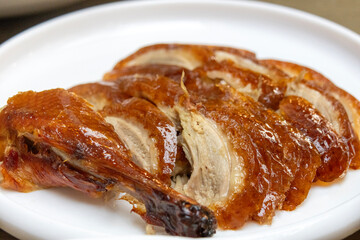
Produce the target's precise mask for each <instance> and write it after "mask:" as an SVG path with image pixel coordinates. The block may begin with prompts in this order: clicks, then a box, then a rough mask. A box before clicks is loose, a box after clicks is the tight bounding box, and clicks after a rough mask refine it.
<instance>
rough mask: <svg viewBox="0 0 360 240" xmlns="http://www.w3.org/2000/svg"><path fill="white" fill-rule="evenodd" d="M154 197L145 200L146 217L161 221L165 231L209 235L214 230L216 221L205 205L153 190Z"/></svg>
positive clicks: (174, 233) (180, 234) (194, 235)
mask: <svg viewBox="0 0 360 240" xmlns="http://www.w3.org/2000/svg"><path fill="white" fill-rule="evenodd" d="M154 195H155V196H156V197H155V198H148V199H147V201H145V206H146V215H147V218H148V219H149V220H150V221H151V222H152V221H153V222H156V223H160V222H161V223H162V224H163V226H164V227H165V230H166V232H167V233H169V234H171V235H179V236H186V237H210V236H212V235H213V234H215V232H216V228H217V221H216V218H215V216H214V214H213V212H212V211H211V210H210V209H208V208H207V207H204V206H201V205H199V204H194V203H190V202H189V201H186V200H177V199H174V198H172V197H171V196H169V195H165V194H164V193H161V192H158V191H154Z"/></svg>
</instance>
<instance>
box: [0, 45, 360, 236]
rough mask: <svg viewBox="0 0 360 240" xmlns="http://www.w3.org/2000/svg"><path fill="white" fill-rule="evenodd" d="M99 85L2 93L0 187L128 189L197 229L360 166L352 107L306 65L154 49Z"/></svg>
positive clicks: (169, 222)
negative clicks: (4, 100)
mask: <svg viewBox="0 0 360 240" xmlns="http://www.w3.org/2000/svg"><path fill="white" fill-rule="evenodd" d="M103 80H104V81H101V82H98V83H89V84H82V85H78V86H75V87H73V88H71V89H69V90H70V92H72V93H70V92H68V91H65V90H62V89H55V90H49V91H44V92H40V93H35V92H25V93H21V94H18V95H16V96H14V97H13V98H10V99H9V101H8V105H7V106H5V108H3V109H2V111H1V113H0V124H1V125H0V126H1V127H0V143H1V144H0V151H1V153H2V154H3V155H1V159H0V164H1V165H0V170H1V174H2V176H3V180H2V182H1V186H2V187H5V188H9V189H14V190H17V191H23V192H28V191H33V190H37V189H42V188H47V187H71V188H74V189H77V190H79V191H82V192H85V193H87V194H89V195H92V196H95V197H101V196H104V195H105V194H108V193H115V194H116V193H118V192H126V193H127V195H125V196H126V197H125V199H126V200H128V201H129V202H130V203H133V204H136V205H137V206H138V207H134V208H133V211H134V212H136V213H138V214H139V215H141V216H142V217H143V219H144V220H145V221H146V222H148V223H150V224H154V225H158V226H164V227H165V229H166V231H167V232H168V233H170V234H173V235H182V236H190V237H201V236H211V235H212V234H213V233H214V232H215V228H216V227H217V224H218V226H219V228H221V229H239V228H241V227H242V226H243V225H244V224H245V223H246V222H248V221H256V222H258V223H260V224H270V223H271V221H272V219H273V217H274V215H275V213H276V211H277V210H294V209H295V208H296V207H297V206H299V205H300V204H301V203H302V202H303V201H305V199H306V197H307V194H308V192H309V190H310V188H311V185H312V183H313V182H315V181H326V182H332V181H334V180H336V179H338V178H341V177H344V176H345V174H346V172H347V171H348V168H349V167H351V168H354V169H356V168H359V167H360V164H359V162H360V160H359V159H360V157H359V153H360V142H359V139H358V136H359V132H360V131H359V129H360V127H359V126H360V124H359V119H360V118H359V116H360V114H359V113H360V110H359V109H360V107H359V106H360V103H359V102H358V101H357V100H356V99H355V98H354V97H352V96H351V95H350V94H349V93H347V92H345V91H344V90H342V89H340V88H338V87H336V86H335V85H334V84H333V83H331V81H330V80H328V79H327V78H325V77H324V76H323V75H321V74H320V73H317V72H316V71H314V70H312V69H310V68H306V67H303V66H300V65H296V64H293V63H287V62H281V61H276V60H258V59H257V58H256V55H255V54H254V53H252V52H249V51H246V50H242V49H234V48H229V47H217V46H204V45H185V44H157V45H152V46H148V47H144V48H142V49H140V50H138V51H137V52H135V53H134V54H132V55H130V56H128V57H127V58H125V59H123V60H121V61H119V62H118V63H117V64H116V65H115V67H114V69H113V70H111V71H110V72H108V73H106V74H105V75H104V79H103Z"/></svg>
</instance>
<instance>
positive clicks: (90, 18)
mask: <svg viewBox="0 0 360 240" xmlns="http://www.w3.org/2000/svg"><path fill="white" fill-rule="evenodd" d="M158 42H184V43H203V44H217V45H229V46H235V47H242V48H246V49H250V50H253V51H255V52H256V53H258V56H259V57H260V58H278V59H283V60H289V61H294V62H297V63H301V64H304V65H308V66H312V67H313V68H315V69H317V70H319V71H320V72H322V73H324V74H325V75H327V76H328V77H330V78H331V79H332V80H333V81H334V82H335V83H336V84H338V85H340V86H341V87H343V88H344V89H346V90H348V91H349V92H351V93H352V94H354V95H355V96H357V97H358V98H360V92H359V91H358V90H359V89H360V79H359V76H360V67H359V66H360V39H359V36H358V35H356V34H354V33H352V32H350V31H348V30H346V29H344V28H342V27H340V26H338V25H336V24H334V23H331V22H329V21H326V20H324V19H321V18H318V17H315V16H312V15H309V14H306V13H302V12H299V11H295V10H292V9H288V8H284V7H279V6H275V5H269V4H265V3H261V2H242V1H241V2H224V1H222V2H207V3H205V2H203V1H200V2H194V1H192V2H184V1H181V2H180V1H171V2H170V1H169V2H164V1H161V2H148V1H147V2H129V3H114V4H108V5H104V6H100V7H95V8H91V9H87V10H83V11H79V12H76V13H72V14H69V15H66V16H64V17H60V18H56V19H54V20H51V21H49V22H47V23H44V24H41V25H39V26H37V27H34V28H32V29H30V30H28V31H26V32H24V33H22V34H20V35H18V36H16V37H15V38H13V39H11V40H10V41H8V42H6V43H4V44H3V45H2V46H1V47H0V104H1V105H3V104H5V102H6V99H7V98H8V97H10V96H11V95H13V94H15V93H17V92H18V91H20V90H21V91H23V90H28V89H33V90H42V89H48V88H55V87H65V88H67V87H70V86H73V85H75V84H78V83H83V82H89V81H94V80H98V79H100V78H101V77H102V75H103V74H104V73H105V72H106V71H108V70H110V69H111V68H112V66H113V65H114V64H115V63H116V62H117V61H118V60H119V59H121V58H123V57H125V56H126V55H128V54H130V53H131V52H133V51H135V50H136V49H138V48H139V47H141V46H144V45H147V44H152V43H158ZM359 182H360V171H358V172H356V171H350V172H349V173H348V174H347V176H346V178H345V179H344V180H343V181H340V182H338V183H336V184H333V185H331V186H328V187H319V186H314V187H313V188H312V189H311V191H310V194H309V197H308V198H307V199H306V201H305V202H304V203H303V204H302V205H301V206H300V207H299V208H298V209H296V210H295V211H293V212H280V211H279V212H277V214H276V217H275V218H274V221H273V224H272V226H259V225H257V224H254V223H250V224H247V225H246V226H245V227H244V228H243V229H241V230H239V231H218V233H217V234H216V236H215V237H216V238H225V239H231V238H238V239H313V238H316V239H319V238H326V239H339V238H341V237H344V236H346V235H349V234H351V233H352V232H354V231H355V230H356V229H359V228H360V188H359V187H358V183H359ZM129 209H130V208H129V206H128V204H127V203H125V202H119V203H118V204H117V205H116V206H107V205H104V204H103V203H102V202H101V201H100V200H96V199H89V198H87V197H86V196H85V195H83V194H80V193H77V192H75V191H73V190H69V189H49V190H42V191H37V192H33V193H27V194H23V193H17V192H13V191H6V190H0V214H1V217H0V219H1V222H0V223H1V228H3V229H5V230H6V231H9V232H10V233H11V234H13V235H15V236H17V237H20V238H24V239H68V238H87V239H88V238H91V237H101V238H104V237H108V238H116V237H118V238H119V239H120V238H121V239H124V238H123V237H124V236H127V237H126V238H127V239H129V238H130V237H132V238H139V237H143V238H145V239H150V238H151V239H159V236H155V237H149V236H145V233H144V226H145V225H144V223H143V221H142V220H141V219H140V218H139V217H138V216H137V215H136V214H130V213H129ZM163 237H164V238H170V237H169V236H163ZM172 239H174V238H172ZM179 239H184V238H179Z"/></svg>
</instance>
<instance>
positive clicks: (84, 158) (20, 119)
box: [0, 89, 216, 237]
mask: <svg viewBox="0 0 360 240" xmlns="http://www.w3.org/2000/svg"><path fill="white" fill-rule="evenodd" d="M0 123H1V128H0V134H1V136H2V139H6V142H2V144H5V145H7V146H13V145H14V143H16V142H17V141H18V140H17V137H18V136H22V135H24V134H25V135H28V136H29V138H32V141H33V142H34V144H38V143H40V144H44V146H46V148H47V149H46V151H44V153H46V154H45V156H43V155H39V156H37V154H38V153H42V152H43V151H38V150H35V149H34V150H31V151H30V152H29V151H28V149H27V148H25V149H24V148H21V147H19V148H16V151H21V152H19V153H20V154H19V153H18V154H14V153H12V150H10V151H8V154H7V155H6V154H5V156H4V155H3V156H1V160H2V162H4V161H5V162H6V163H5V164H2V165H1V171H2V172H5V173H12V174H15V175H16V173H17V172H20V173H21V172H25V171H28V169H23V171H22V170H20V171H14V168H23V167H24V166H25V165H26V166H29V169H30V170H29V171H30V172H34V173H35V174H34V179H33V177H32V176H31V174H25V176H26V177H29V178H28V179H25V180H26V181H28V182H31V183H32V184H34V185H37V186H39V187H42V186H47V187H50V185H52V184H54V185H52V186H59V185H60V186H63V183H62V182H61V180H60V181H59V180H58V176H59V175H60V177H61V174H59V173H58V172H61V170H62V169H61V168H60V167H59V166H62V164H63V163H66V164H69V166H71V167H72V168H73V169H75V171H76V172H77V174H80V175H82V176H83V179H82V180H85V184H81V182H80V184H77V185H76V187H75V189H78V188H80V189H81V190H83V191H87V190H88V189H89V185H90V186H94V181H92V179H96V178H100V179H102V181H105V183H106V182H110V183H114V184H116V189H120V190H121V191H125V192H127V193H129V194H130V195H132V196H133V197H135V198H137V199H138V200H140V201H141V202H143V203H144V205H145V207H146V209H147V211H146V213H145V214H144V215H143V216H142V217H143V218H144V219H145V220H146V221H147V222H148V223H151V224H155V225H159V226H163V227H165V230H166V231H167V232H169V233H171V234H175V235H182V236H189V237H199V236H211V235H212V234H214V233H215V229H216V219H215V218H214V216H213V214H212V212H211V211H210V210H209V209H207V208H205V207H202V206H200V205H198V204H197V203H196V202H195V201H194V200H192V199H190V198H188V197H186V196H183V195H181V194H179V193H177V192H176V191H174V190H173V189H171V188H169V187H168V186H167V185H166V184H164V183H162V182H161V181H159V180H158V179H157V178H154V176H152V175H151V174H150V173H148V172H146V171H145V170H142V169H141V168H139V167H137V166H136V165H135V164H134V163H132V161H131V160H130V159H131V155H130V153H129V151H128V150H127V148H126V147H125V146H124V144H123V143H122V141H121V140H120V139H119V138H118V135H117V134H116V133H115V131H114V128H113V127H112V126H111V125H110V124H108V123H106V122H105V121H104V119H103V118H102V116H101V115H100V114H98V113H96V112H95V111H93V110H92V109H91V108H90V106H89V105H88V103H87V102H86V101H85V100H83V99H81V98H79V97H77V96H76V95H75V94H72V93H69V92H67V91H65V90H62V89H54V90H48V91H44V92H40V93H35V92H31V91H29V92H24V93H20V94H18V95H16V96H14V97H12V98H10V99H9V100H8V105H7V106H6V107H5V108H4V109H3V110H2V112H1V114H0ZM19 146H22V144H20V145H19ZM27 146H31V144H30V145H29V144H28V145H27ZM31 149H32V148H31ZM24 150H25V151H24ZM51 151H54V154H57V155H58V156H59V157H61V162H62V164H59V161H58V160H56V161H49V160H51V158H48V157H47V156H46V155H47V152H51ZM22 154H25V155H28V156H29V157H30V158H22V161H24V160H29V161H31V162H28V163H27V164H25V165H22V164H18V163H16V162H17V160H16V158H17V157H16V156H21V155H22ZM33 155H35V157H37V158H38V159H39V161H42V164H44V165H49V166H48V167H45V168H44V167H42V166H41V169H37V167H39V164H37V162H38V161H35V162H33V161H32V159H31V157H32V156H33ZM9 156H11V159H10V158H9ZM40 159H41V160H40ZM10 162H12V163H10ZM33 163H34V164H33ZM46 168H47V169H49V170H48V171H43V169H45V170H46ZM40 171H41V172H42V173H43V174H45V175H44V176H42V177H41V178H37V176H38V173H39V172H40ZM82 173H85V174H84V175H83V174H82ZM5 175H6V174H5ZM9 176H10V175H9ZM87 176H94V177H93V178H91V177H87ZM10 177H11V178H10V179H11V180H13V179H15V178H14V177H13V176H10ZM19 177H22V176H19ZM49 179H50V180H49ZM78 179H79V178H76V180H78ZM7 180H8V178H5V179H4V181H3V182H2V186H4V187H7V188H11V189H15V190H18V191H19V190H20V191H21V190H22V189H21V188H19V186H18V185H17V184H16V182H15V181H13V182H11V181H7ZM73 180H74V178H67V179H66V180H65V181H66V182H67V181H68V182H71V183H67V184H66V185H68V186H71V187H72V184H74V182H73ZM38 181H40V183H39V182H38ZM41 181H43V182H41ZM87 181H89V182H90V184H87ZM92 189H93V188H91V187H90V190H92ZM24 190H25V191H28V190H31V189H28V188H25V189H24ZM99 190H101V189H99ZM150 208H151V209H150ZM169 214H171V216H172V217H171V218H169Z"/></svg>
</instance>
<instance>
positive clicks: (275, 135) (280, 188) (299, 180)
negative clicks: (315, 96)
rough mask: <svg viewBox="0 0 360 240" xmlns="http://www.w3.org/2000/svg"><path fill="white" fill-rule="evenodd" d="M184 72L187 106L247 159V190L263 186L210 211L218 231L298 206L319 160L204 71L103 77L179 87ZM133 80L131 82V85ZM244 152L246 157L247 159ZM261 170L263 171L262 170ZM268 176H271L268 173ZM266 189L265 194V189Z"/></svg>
mask: <svg viewBox="0 0 360 240" xmlns="http://www.w3.org/2000/svg"><path fill="white" fill-rule="evenodd" d="M183 72H184V77H183V81H184V84H185V86H186V89H187V90H188V92H189V95H190V96H191V101H192V103H193V104H194V105H196V106H197V108H198V110H199V112H201V113H202V114H203V115H204V116H207V117H209V118H211V119H212V120H214V121H215V122H217V123H218V126H219V127H220V128H222V129H224V132H226V133H227V137H228V138H230V139H231V142H232V143H233V145H234V148H235V151H236V149H237V151H238V154H239V155H241V156H242V157H244V158H245V159H246V161H245V167H244V168H245V170H244V172H247V173H246V175H247V176H249V177H248V178H246V180H244V182H247V183H248V184H249V186H250V185H251V186H262V190H259V189H260V188H259V189H258V190H257V191H253V190H252V189H251V188H250V187H248V188H246V187H244V190H243V191H242V192H241V193H238V194H236V195H235V196H229V198H228V199H227V202H226V203H225V204H224V203H222V204H223V205H222V206H219V204H217V205H216V204H215V205H213V206H212V207H211V208H212V209H213V210H214V211H215V213H216V215H217V219H218V220H219V226H220V227H222V228H225V229H236V228H239V227H240V226H241V225H243V224H244V223H245V221H246V220H247V219H251V218H253V219H255V220H256V221H258V222H260V223H270V222H271V219H272V217H273V215H274V211H275V210H276V209H279V208H282V209H287V210H292V209H294V208H295V207H296V206H297V205H299V204H300V203H301V202H302V201H303V200H304V199H305V198H306V196H307V192H308V191H309V189H310V186H311V183H312V181H313V179H314V176H315V174H316V169H317V168H318V167H319V165H320V159H319V155H318V153H317V152H316V150H315V148H314V147H313V146H312V145H311V144H309V143H308V142H307V141H306V140H305V138H304V137H303V136H302V135H301V134H300V133H299V132H298V131H297V129H295V128H293V127H291V126H290V125H289V124H287V123H286V122H285V121H284V120H283V119H282V118H281V117H280V116H279V115H277V114H276V113H275V112H273V111H271V110H267V109H266V108H265V107H264V106H263V105H262V104H259V103H257V102H256V101H254V100H253V99H252V98H250V97H247V96H245V95H243V94H241V93H238V92H236V91H233V89H232V88H230V87H227V86H226V85H221V87H219V85H217V84H216V82H214V81H213V80H210V79H208V78H207V76H206V75H205V74H204V72H203V71H188V70H186V69H184V68H181V67H177V66H169V65H156V64H150V65H140V66H131V67H123V68H121V69H117V70H114V71H112V72H111V73H110V74H107V75H106V80H107V81H110V80H115V81H116V82H121V81H127V82H129V79H122V78H121V77H125V76H132V75H133V74H135V73H136V74H138V75H140V76H141V75H144V76H147V77H149V76H152V77H153V78H156V77H157V78H159V77H161V76H166V77H169V78H171V79H172V80H174V81H177V82H178V83H179V85H180V79H181V76H182V74H183ZM134 81H136V80H131V82H134ZM149 81H150V80H149ZM127 84H128V83H127ZM119 85H121V89H122V91H124V92H126V93H128V89H132V88H133V87H127V88H125V89H124V88H123V87H122V83H119ZM157 90H159V91H160V92H161V93H163V94H164V96H166V95H168V94H166V87H163V85H162V84H161V82H158V83H157ZM147 91H150V90H149V89H147ZM235 123H236V124H235ZM265 132H266V133H267V134H271V135H270V136H271V137H270V136H268V135H266V134H264V135H262V134H263V133H265ZM246 136H247V137H246ZM271 139H276V140H275V141H274V140H271ZM245 143H246V144H245ZM248 143H251V146H252V147H251V146H250V145H249V144H248ZM248 153H251V154H250V155H247V154H248ZM250 156H259V157H258V158H256V160H255V161H256V162H257V164H253V165H251V166H250V165H248V164H249V163H250V162H254V160H250V159H252V157H250ZM263 169H267V170H265V171H262V170H263ZM269 172H271V173H272V174H271V175H270V174H268V173H269ZM256 175H261V176H262V178H263V180H262V181H261V180H259V178H256V177H254V176H256ZM265 186H267V187H265ZM266 188H268V189H267V190H264V189H266ZM270 196H271V197H270ZM255 199H256V200H255ZM269 199H271V201H269ZM247 202H252V205H245V206H244V205H243V204H244V203H247ZM256 202H258V204H256ZM261 202H262V203H261ZM224 205H227V207H225V206H224Z"/></svg>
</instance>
